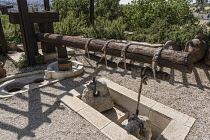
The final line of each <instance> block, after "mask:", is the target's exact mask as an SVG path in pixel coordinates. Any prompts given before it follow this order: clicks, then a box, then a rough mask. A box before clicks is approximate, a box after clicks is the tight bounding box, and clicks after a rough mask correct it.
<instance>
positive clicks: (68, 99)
mask: <svg viewBox="0 0 210 140" xmlns="http://www.w3.org/2000/svg"><path fill="white" fill-rule="evenodd" d="M60 101H61V102H62V103H63V104H65V105H66V106H68V107H69V108H71V109H72V110H74V111H75V112H78V111H80V110H81V109H83V108H85V107H87V106H88V105H87V104H86V103H84V102H82V101H81V100H80V99H79V98H77V97H75V96H73V95H71V94H66V95H64V96H63V97H62V98H61V99H60Z"/></svg>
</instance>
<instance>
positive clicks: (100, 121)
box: [78, 100, 111, 130]
mask: <svg viewBox="0 0 210 140" xmlns="http://www.w3.org/2000/svg"><path fill="white" fill-rule="evenodd" d="M80 101H81V100H80ZM78 113H79V114H80V115H81V116H82V117H83V118H85V119H86V120H87V121H89V122H90V123H91V124H93V125H94V126H95V127H96V128H98V129H99V130H101V129H102V128H104V127H105V126H107V125H108V124H109V123H111V120H109V119H108V118H106V117H105V116H104V115H102V114H101V113H99V112H98V111H96V110H95V109H93V108H92V107H90V106H87V107H85V108H83V109H82V110H80V111H79V112H78Z"/></svg>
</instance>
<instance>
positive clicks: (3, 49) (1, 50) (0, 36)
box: [0, 5, 13, 54]
mask: <svg viewBox="0 0 210 140" xmlns="http://www.w3.org/2000/svg"><path fill="white" fill-rule="evenodd" d="M9 8H13V6H11V5H0V11H1V14H2V15H6V14H8V9H9ZM0 45H1V46H0V54H6V53H7V41H6V39H5V36H4V30H3V27H2V23H1V17H0Z"/></svg>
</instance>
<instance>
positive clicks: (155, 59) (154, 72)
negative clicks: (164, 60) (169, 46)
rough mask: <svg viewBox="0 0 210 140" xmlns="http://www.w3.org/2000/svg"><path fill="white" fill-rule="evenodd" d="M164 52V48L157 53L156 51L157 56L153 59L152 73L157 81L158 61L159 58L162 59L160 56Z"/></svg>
mask: <svg viewBox="0 0 210 140" xmlns="http://www.w3.org/2000/svg"><path fill="white" fill-rule="evenodd" d="M162 50H163V47H159V48H158V49H157V50H156V51H155V54H154V56H153V58H152V71H153V75H154V78H155V79H156V70H157V66H158V64H157V60H158V58H159V57H160V54H161V52H162Z"/></svg>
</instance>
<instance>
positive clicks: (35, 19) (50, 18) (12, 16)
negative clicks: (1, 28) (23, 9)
mask: <svg viewBox="0 0 210 140" xmlns="http://www.w3.org/2000/svg"><path fill="white" fill-rule="evenodd" d="M29 16H30V17H31V22H32V23H46V22H58V21H59V14H58V13H57V12H52V11H45V12H29ZM18 17H19V13H18V12H9V21H10V23H12V24H20V19H19V18H18Z"/></svg>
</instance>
